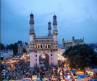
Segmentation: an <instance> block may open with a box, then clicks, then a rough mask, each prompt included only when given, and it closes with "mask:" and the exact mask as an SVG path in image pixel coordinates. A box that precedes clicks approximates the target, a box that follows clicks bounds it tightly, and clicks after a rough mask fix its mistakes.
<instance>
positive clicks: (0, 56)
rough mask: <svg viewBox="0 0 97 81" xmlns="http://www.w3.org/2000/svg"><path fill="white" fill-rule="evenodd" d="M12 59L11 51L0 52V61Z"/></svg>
mask: <svg viewBox="0 0 97 81" xmlns="http://www.w3.org/2000/svg"><path fill="white" fill-rule="evenodd" d="M10 57H13V50H0V59H1V60H3V59H7V58H10Z"/></svg>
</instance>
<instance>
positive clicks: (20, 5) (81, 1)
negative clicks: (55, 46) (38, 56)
mask: <svg viewBox="0 0 97 81" xmlns="http://www.w3.org/2000/svg"><path fill="white" fill-rule="evenodd" d="M1 3H2V4H1V5H2V6H1V12H2V14H1V20H2V22H1V27H2V42H3V43H5V44H8V43H13V42H16V41H18V40H23V41H28V38H29V35H28V34H29V33H28V32H29V23H28V21H29V14H30V13H31V12H32V13H33V14H34V15H35V31H36V34H37V35H47V33H48V31H47V29H48V28H47V27H48V26H47V23H48V21H52V16H53V15H54V14H56V15H57V17H58V29H59V36H58V40H59V42H60V43H61V40H62V38H63V37H64V39H65V40H70V39H71V37H72V36H75V37H76V38H82V37H83V36H84V38H85V41H86V42H97V0H1ZM43 31H44V32H43Z"/></svg>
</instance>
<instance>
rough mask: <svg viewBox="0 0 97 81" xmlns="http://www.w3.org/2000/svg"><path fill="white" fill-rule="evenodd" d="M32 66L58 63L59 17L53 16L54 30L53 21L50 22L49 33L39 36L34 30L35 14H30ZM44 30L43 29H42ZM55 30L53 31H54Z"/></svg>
mask: <svg viewBox="0 0 97 81" xmlns="http://www.w3.org/2000/svg"><path fill="white" fill-rule="evenodd" d="M29 24H30V32H29V34H30V42H29V54H30V67H35V66H38V67H42V66H46V65H57V63H58V60H57V50H58V41H57V35H58V30H57V17H56V15H54V16H53V31H52V30H51V28H52V27H51V22H48V35H47V36H41V37H37V36H36V34H35V31H34V15H33V14H31V15H30V21H29ZM42 32H43V31H42ZM52 32H53V33H52Z"/></svg>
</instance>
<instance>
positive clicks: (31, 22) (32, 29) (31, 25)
mask: <svg viewBox="0 0 97 81" xmlns="http://www.w3.org/2000/svg"><path fill="white" fill-rule="evenodd" d="M29 25H30V32H29V34H30V42H32V41H34V37H35V31H34V15H33V14H30V20H29Z"/></svg>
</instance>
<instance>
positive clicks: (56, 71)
mask: <svg viewBox="0 0 97 81" xmlns="http://www.w3.org/2000/svg"><path fill="white" fill-rule="evenodd" d="M9 66H10V65H7V66H6V67H5V68H4V70H3V71H2V72H3V77H4V79H9V80H21V79H23V78H32V76H33V75H36V76H37V78H40V80H39V81H42V80H43V79H44V78H45V77H46V78H47V81H61V80H65V81H75V76H77V75H76V73H75V72H74V71H73V72H71V70H69V69H68V67H66V66H64V63H62V64H61V65H60V66H57V67H55V66H52V67H50V68H49V69H47V70H45V69H44V68H35V69H32V68H31V67H30V62H29V61H24V60H20V61H19V62H18V63H16V64H13V67H10V69H9Z"/></svg>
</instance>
